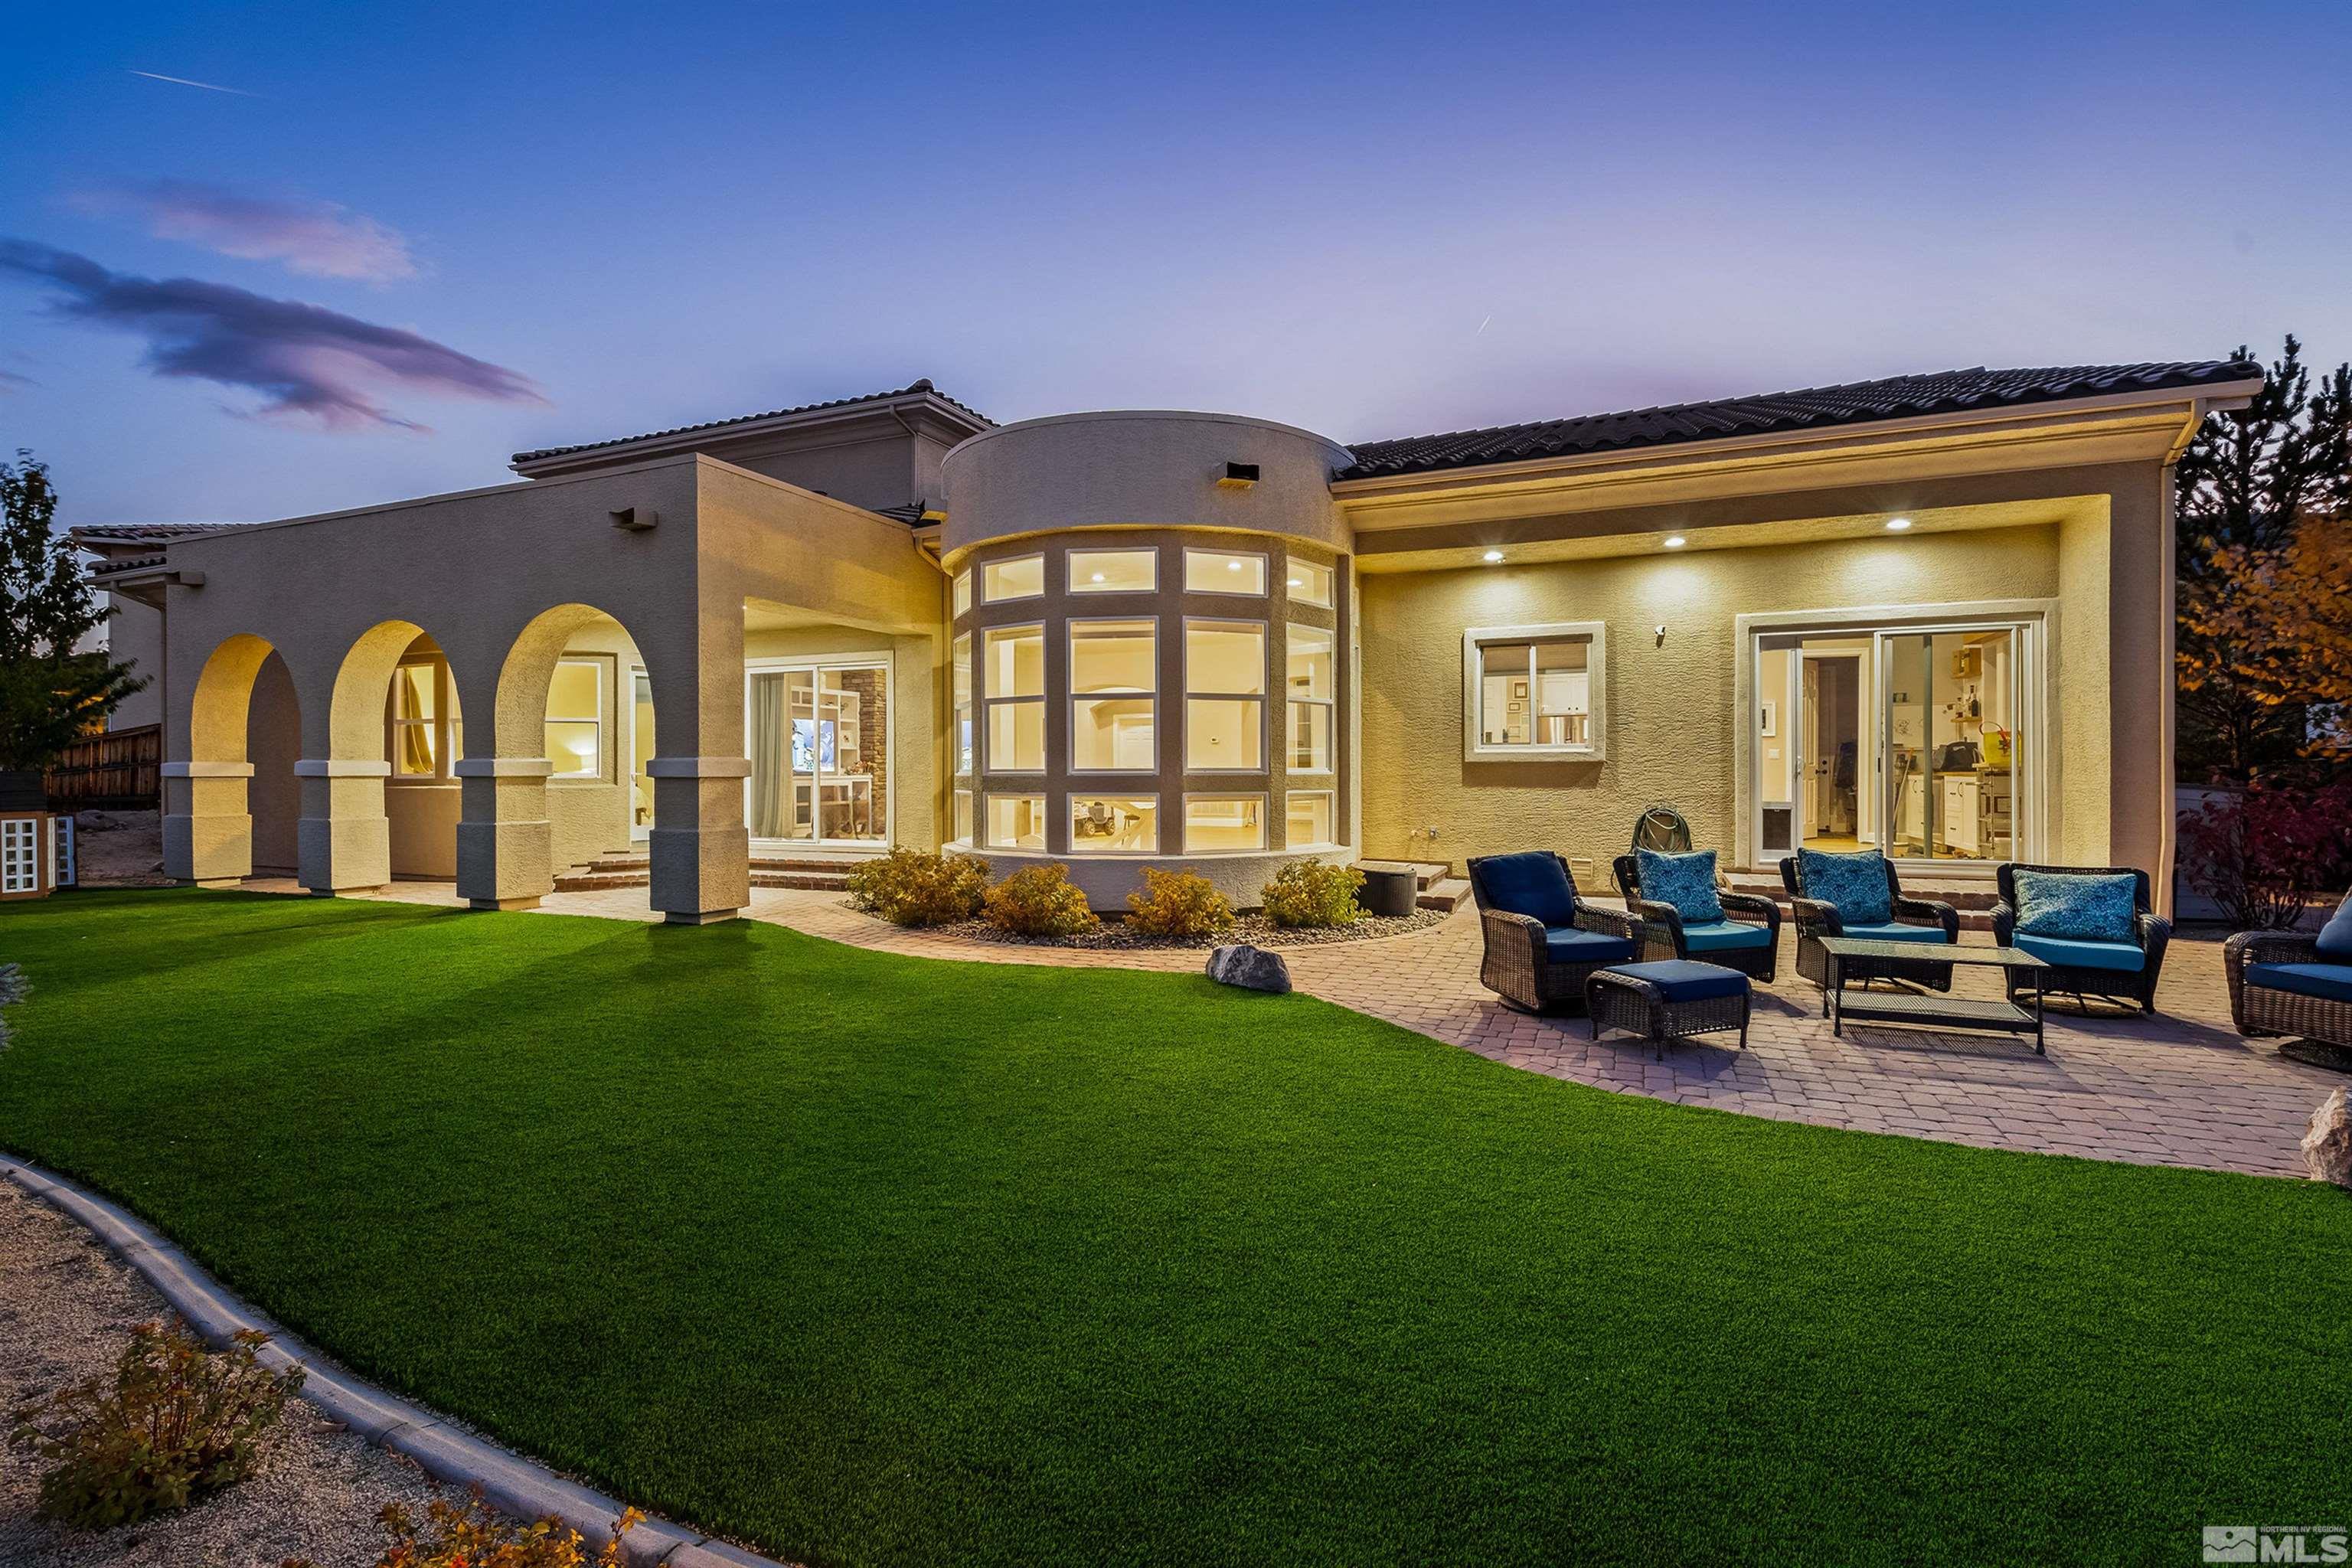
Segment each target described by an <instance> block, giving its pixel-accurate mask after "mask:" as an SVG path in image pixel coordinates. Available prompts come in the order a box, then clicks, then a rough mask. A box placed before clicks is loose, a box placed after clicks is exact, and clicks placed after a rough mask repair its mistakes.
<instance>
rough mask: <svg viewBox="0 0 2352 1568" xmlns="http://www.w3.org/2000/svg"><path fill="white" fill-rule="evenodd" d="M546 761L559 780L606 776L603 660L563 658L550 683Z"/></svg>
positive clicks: (559, 661)
mask: <svg viewBox="0 0 2352 1568" xmlns="http://www.w3.org/2000/svg"><path fill="white" fill-rule="evenodd" d="M547 760H548V761H549V762H550V763H553V764H554V767H555V771H554V772H553V773H551V774H549V775H548V776H549V777H551V778H559V779H593V778H602V777H604V660H603V659H601V658H560V659H557V660H556V661H555V673H554V674H553V675H552V676H551V677H550V678H549V679H548V682H547Z"/></svg>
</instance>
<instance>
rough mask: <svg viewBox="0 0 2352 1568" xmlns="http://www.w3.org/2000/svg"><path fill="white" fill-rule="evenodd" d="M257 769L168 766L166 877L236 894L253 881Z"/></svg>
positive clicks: (221, 765) (245, 765) (248, 765)
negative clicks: (250, 809)
mask: <svg viewBox="0 0 2352 1568" xmlns="http://www.w3.org/2000/svg"><path fill="white" fill-rule="evenodd" d="M251 777H253V764H252V763H164V764H163V793H164V796H165V805H166V806H167V808H173V809H166V810H165V812H164V814H163V873H164V875H166V876H168V877H171V878H173V879H175V880H178V881H182V882H194V884H196V886H198V887H200V888H233V887H235V886H236V884H237V883H239V882H241V881H243V880H244V879H246V878H247V877H250V876H251V875H253V817H252V816H251V815H249V814H248V813H247V809H246V795H245V792H246V781H247V779H250V778H251Z"/></svg>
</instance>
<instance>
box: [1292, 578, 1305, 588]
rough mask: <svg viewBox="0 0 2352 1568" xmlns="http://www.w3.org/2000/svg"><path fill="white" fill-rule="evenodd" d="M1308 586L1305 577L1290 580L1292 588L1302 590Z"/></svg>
mask: <svg viewBox="0 0 2352 1568" xmlns="http://www.w3.org/2000/svg"><path fill="white" fill-rule="evenodd" d="M1306 584H1307V579H1306V578H1304V577H1293V578H1292V579H1291V580H1290V585H1291V586H1292V587H1294V588H1300V587H1304V586H1306Z"/></svg>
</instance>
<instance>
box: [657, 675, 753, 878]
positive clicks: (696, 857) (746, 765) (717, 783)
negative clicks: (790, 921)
mask: <svg viewBox="0 0 2352 1568" xmlns="http://www.w3.org/2000/svg"><path fill="white" fill-rule="evenodd" d="M738 679H740V676H739V677H738ZM646 773H648V774H650V775H651V776H652V778H653V781H654V828H653V835H652V844H651V849H652V856H653V888H652V895H653V907H654V908H656V909H657V910H661V912H662V918H663V919H664V920H667V921H670V922H671V923H672V924H674V925H704V924H708V923H709V922H710V921H722V920H726V919H728V918H729V917H730V916H732V915H734V914H737V913H739V912H740V910H742V908H743V906H744V905H746V904H748V903H750V902H751V829H750V828H749V827H747V826H745V825H744V822H743V781H744V779H745V778H747V777H749V776H750V774H751V763H750V762H749V761H747V760H746V759H744V758H742V757H740V756H726V757H656V758H654V759H652V761H650V762H649V763H646Z"/></svg>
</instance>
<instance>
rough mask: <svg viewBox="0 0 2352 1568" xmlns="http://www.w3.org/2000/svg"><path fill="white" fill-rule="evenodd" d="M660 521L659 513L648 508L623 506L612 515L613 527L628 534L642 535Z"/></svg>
mask: <svg viewBox="0 0 2352 1568" xmlns="http://www.w3.org/2000/svg"><path fill="white" fill-rule="evenodd" d="M659 521H661V513H659V512H657V511H656V510H654V509H653V508H651V507H649V506H625V507H622V508H620V509H619V510H616V511H614V513H613V526H614V528H617V529H620V530H622V531H625V532H628V533H643V532H645V531H646V530H647V529H649V528H651V527H653V525H654V524H656V523H657V522H659Z"/></svg>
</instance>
